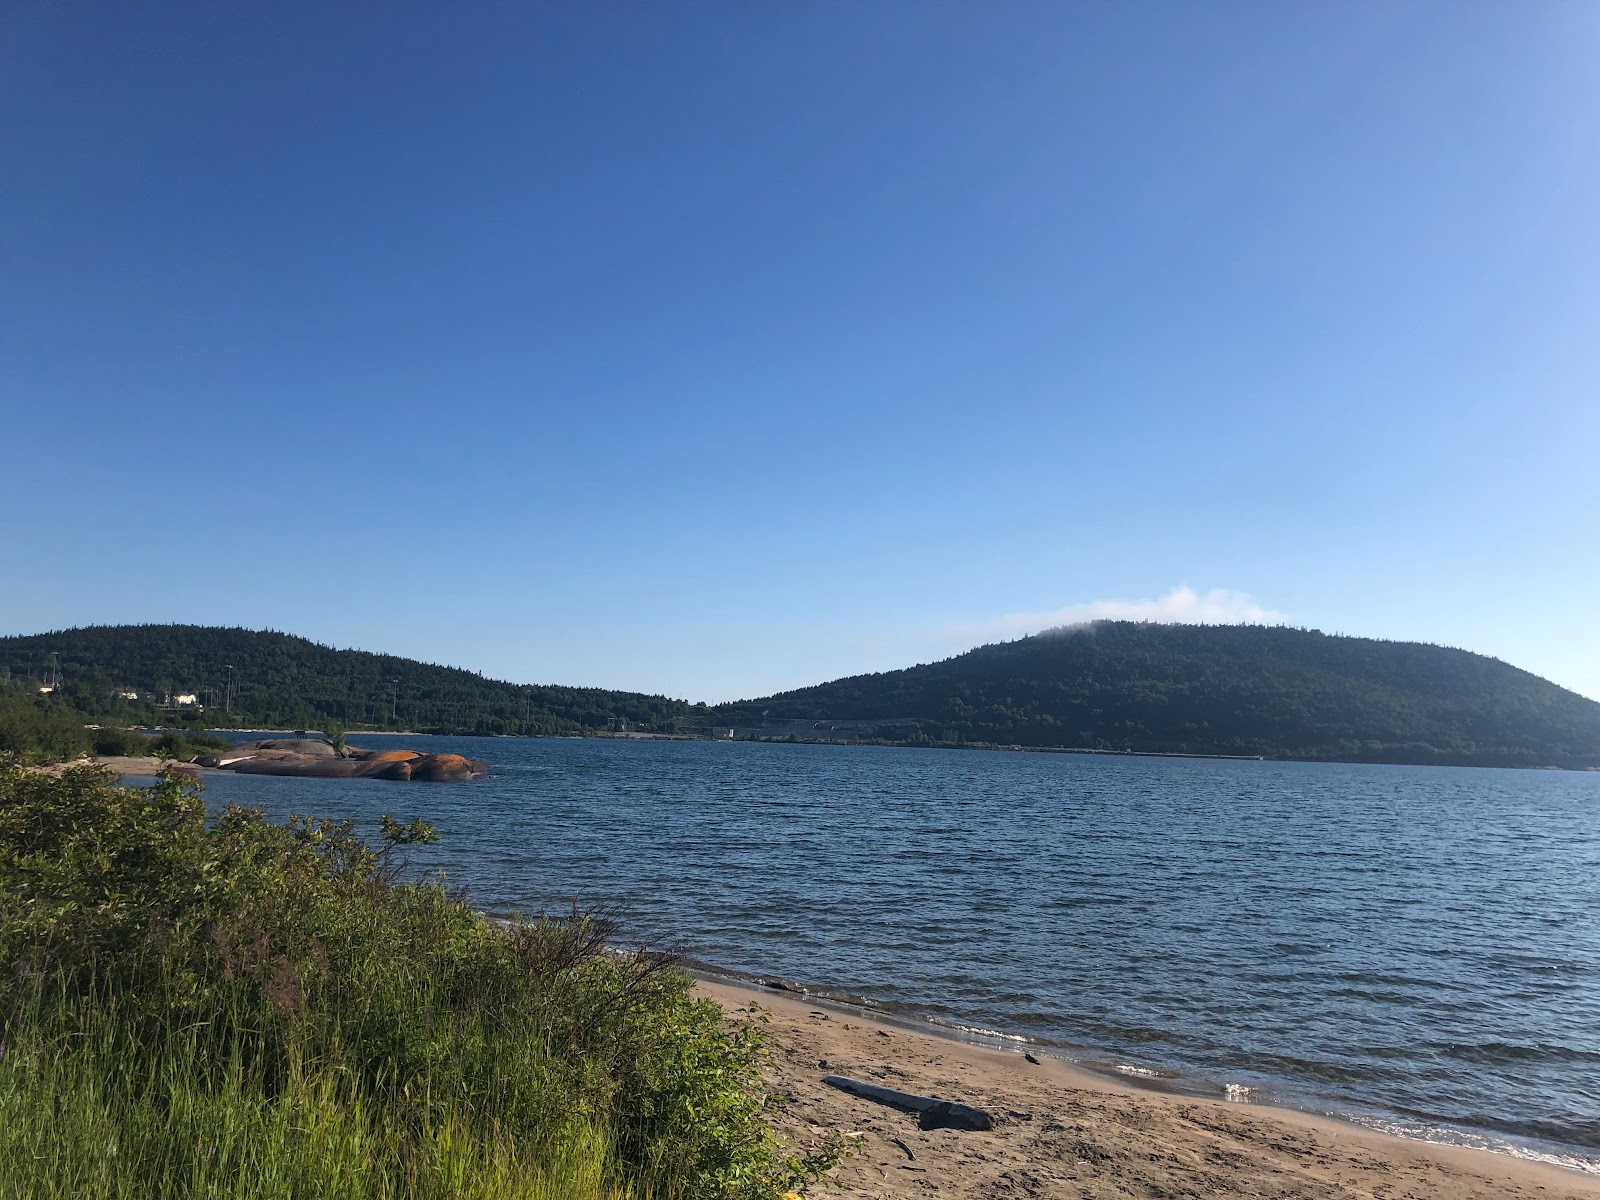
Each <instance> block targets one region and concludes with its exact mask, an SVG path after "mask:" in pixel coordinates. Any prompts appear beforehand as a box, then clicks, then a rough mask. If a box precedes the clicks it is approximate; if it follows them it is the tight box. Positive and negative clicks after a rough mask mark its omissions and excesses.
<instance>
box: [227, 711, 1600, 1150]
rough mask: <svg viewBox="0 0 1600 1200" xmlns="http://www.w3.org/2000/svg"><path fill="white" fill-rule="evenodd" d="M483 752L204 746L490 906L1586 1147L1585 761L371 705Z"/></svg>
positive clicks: (1524, 1144) (1588, 846)
mask: <svg viewBox="0 0 1600 1200" xmlns="http://www.w3.org/2000/svg"><path fill="white" fill-rule="evenodd" d="M356 740H358V741H359V742H361V743H362V744H364V745H372V746H384V745H394V744H401V743H403V744H406V745H414V746H417V747H418V748H422V749H428V750H451V751H455V752H459V753H464V754H468V755H470V756H472V757H475V758H481V759H486V760H487V761H489V762H490V763H491V765H492V768H493V770H492V773H491V774H490V775H489V776H488V777H486V778H483V779H479V780H475V781H473V782H471V783H466V784H420V783H419V784H399V783H384V782H378V781H372V780H321V779H279V778H271V777H266V776H234V775H216V776H208V777H207V779H206V791H207V796H208V799H209V800H210V801H211V802H212V803H214V804H220V803H223V802H226V801H234V802H237V803H246V804H254V805H259V806H262V807H265V808H266V809H267V810H268V811H269V812H271V813H273V814H274V815H279V816H281V815H283V814H285V813H286V812H288V811H289V810H290V809H293V810H296V811H300V812H310V813H315V814H317V815H321V816H335V817H353V818H355V819H356V820H357V821H358V822H361V823H362V824H363V825H368V826H370V825H373V824H375V823H376V821H377V818H378V816H379V815H380V814H381V813H383V812H386V811H392V812H394V813H395V814H396V815H398V816H402V817H406V818H409V817H412V816H421V817H423V818H425V819H426V820H428V821H430V822H432V823H433V824H434V825H435V826H436V827H437V828H438V830H439V832H440V833H441V834H442V835H443V841H442V842H441V843H440V844H439V845H437V846H434V847H429V848H428V850H427V852H426V853H425V854H422V855H418V856H416V858H415V861H416V862H417V863H418V865H420V866H425V867H428V868H442V869H443V870H445V871H446V872H447V874H448V876H449V877H450V879H451V880H452V882H454V883H456V884H462V885H465V886H467V887H468V888H469V890H470V896H471V898H472V899H473V901H474V902H475V903H476V904H478V905H479V906H480V907H483V908H486V909H489V910H491V911H496V912H511V911H520V912H524V913H529V914H534V913H537V912H539V911H541V910H557V909H562V908H565V907H566V906H567V905H568V904H569V903H570V902H571V901H572V900H574V899H576V900H579V901H582V902H589V903H605V904H612V905H616V906H619V907H620V909H621V911H622V913H623V915H624V918H625V921H626V927H627V930H628V932H629V933H630V934H631V935H632V936H634V937H635V938H637V939H639V940H641V941H645V942H648V943H650V944H652V945H656V946H670V947H673V948H677V949H679V950H681V951H683V952H684V953H686V954H689V955H691V956H693V957H694V958H696V959H700V960H705V961H709V962H712V963H717V964H720V965H722V966H725V967H727V968H730V969H732V970H735V971H743V972H751V973H765V974H775V975H781V976H784V977H787V978H790V979H794V980H799V981H802V982H804V983H806V984H808V985H815V986H818V987H822V988H827V989H833V990H837V991H840V992H847V993H851V994H855V995H860V996H863V997H867V998H870V999H871V1000H873V1001H875V1002H877V1003H878V1004H880V1005H882V1006H883V1007H884V1008H885V1009H887V1010H889V1011H892V1012H897V1013H900V1014H903V1015H909V1016H926V1017H930V1018H933V1019H936V1020H940V1021H943V1022H947V1023H953V1024H957V1025H962V1026H967V1027H971V1028H983V1029H988V1030H995V1031H1000V1032H1003V1033H1008V1034H1016V1035H1021V1036H1025V1037H1027V1038H1030V1039H1033V1040H1035V1041H1037V1042H1038V1043H1039V1044H1040V1045H1041V1046H1042V1047H1044V1048H1047V1049H1052V1050H1054V1051H1055V1052H1057V1053H1062V1054H1065V1055H1067V1056H1068V1057H1072V1058H1075V1059H1078V1060H1080V1061H1084V1062H1086V1063H1088V1064H1090V1065H1096V1066H1099V1067H1100V1068H1102V1069H1113V1070H1117V1069H1120V1070H1122V1071H1123V1072H1124V1073H1148V1074H1149V1076H1151V1077H1166V1076H1169V1075H1170V1076H1174V1077H1176V1081H1177V1084H1178V1086H1186V1087H1192V1088H1195V1089H1197V1090H1201V1091H1206V1090H1213V1091H1216V1092H1218V1093H1226V1094H1229V1095H1231V1096H1233V1097H1235V1098H1240V1097H1248V1098H1251V1099H1256V1100H1263V1101H1270V1102H1275V1103H1283V1104H1290V1105H1294V1106H1296V1107H1301V1108H1309V1109H1313V1110H1317V1111H1322V1112H1330V1113H1334V1114H1337V1115H1341V1116H1345V1117H1349V1118H1351V1119H1356V1120H1360V1121H1364V1122H1366V1123H1369V1124H1374V1125H1377V1126H1379V1127H1382V1128H1387V1129H1392V1130H1395V1131H1397V1132H1410V1133H1413V1134H1416V1135H1419V1136H1430V1137H1443V1138H1445V1139H1447V1140H1459V1141H1465V1142H1468V1143H1469V1144H1470V1143H1476V1142H1485V1143H1487V1144H1491V1145H1495V1146H1497V1147H1499V1148H1503V1149H1506V1148H1509V1149H1513V1150H1515V1151H1517V1152H1521V1153H1529V1154H1535V1155H1539V1156H1550V1157H1553V1158H1558V1159H1560V1160H1562V1161H1566V1162H1569V1163H1571V1164H1573V1165H1586V1164H1587V1165H1589V1166H1590V1167H1591V1168H1593V1167H1596V1166H1600V774H1574V773H1562V772H1540V771H1493V770H1479V769H1470V768H1459V769H1458V768H1430V767H1382V766H1345V765H1328V764H1309V763H1268V762H1224V761H1214V760H1173V759H1152V758H1114V757H1099V756H1077V755H1054V754H1015V753H1011V754H1008V753H1001V752H987V751H941V750H903V749H891V748H871V747H859V748H856V747H829V746H802V745H759V744H751V743H716V742H638V741H635V742H628V741H610V740H562V739H523V738H496V739H473V738H464V739H450V738H419V737H406V738H402V739H399V741H398V742H396V741H395V740H394V739H389V738H383V737H378V736H368V735H363V736H361V737H359V738H357V739H356Z"/></svg>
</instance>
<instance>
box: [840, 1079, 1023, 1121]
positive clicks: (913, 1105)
mask: <svg viewBox="0 0 1600 1200" xmlns="http://www.w3.org/2000/svg"><path fill="white" fill-rule="evenodd" d="M822 1082H823V1083H826V1084H828V1085H829V1086H830V1087H836V1088H838V1089H839V1090H840V1091H841V1092H849V1093H850V1094H851V1095H852V1096H860V1097H861V1098H862V1099H863V1100H876V1101H877V1102H878V1103H879V1104H887V1105H889V1106H890V1107H891V1108H899V1109H904V1110H905V1111H906V1112H914V1113H916V1114H917V1128H919V1129H968V1130H972V1131H974V1132H979V1133H981V1132H982V1131H983V1130H986V1129H993V1128H994V1118H993V1117H991V1116H990V1115H989V1114H988V1113H986V1112H984V1111H983V1109H981V1108H973V1107H972V1105H970V1104H956V1103H954V1102H953V1101H950V1100H940V1099H937V1098H936V1097H933V1096H918V1095H916V1094H915V1093H913V1092H900V1091H896V1090H895V1089H894V1088H886V1087H879V1086H878V1085H877V1084H875V1083H866V1082H865V1081H863V1080H860V1079H851V1078H850V1077H849V1076H847V1075H826V1076H824V1077H823V1080H822Z"/></svg>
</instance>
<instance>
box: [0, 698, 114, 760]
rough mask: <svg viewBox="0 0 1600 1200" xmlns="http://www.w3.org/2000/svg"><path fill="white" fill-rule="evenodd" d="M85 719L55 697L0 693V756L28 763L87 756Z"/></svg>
mask: <svg viewBox="0 0 1600 1200" xmlns="http://www.w3.org/2000/svg"><path fill="white" fill-rule="evenodd" d="M84 720H85V718H84V716H83V714H82V713H80V712H77V711H76V710H74V709H72V708H71V707H69V706H68V705H66V704H64V703H62V702H61V701H59V700H56V699H54V698H46V697H37V698H36V697H34V696H31V695H23V694H19V693H12V694H10V695H5V694H0V754H11V755H14V756H16V757H17V758H18V759H19V760H20V761H22V762H27V763H53V762H63V761H65V760H66V759H69V758H77V757H78V756H79V755H80V754H87V753H88V752H89V748H90V739H89V734H90V732H91V731H90V730H88V729H85V728H84Z"/></svg>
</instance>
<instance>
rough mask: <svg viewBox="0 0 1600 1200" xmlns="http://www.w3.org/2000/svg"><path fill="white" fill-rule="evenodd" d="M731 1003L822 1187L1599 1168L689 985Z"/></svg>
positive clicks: (1218, 1189) (1119, 1188) (1406, 1187)
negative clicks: (990, 1120)
mask: <svg viewBox="0 0 1600 1200" xmlns="http://www.w3.org/2000/svg"><path fill="white" fill-rule="evenodd" d="M700 990H701V992H702V993H703V994H705V995H708V996H710V997H712V998H713V999H715V1000H717V1001H718V1002H719V1003H720V1004H722V1006H723V1007H724V1008H725V1009H727V1010H728V1011H729V1012H730V1013H732V1014H734V1015H736V1016H740V1017H745V1018H748V1017H750V1016H752V1015H756V1014H752V1011H751V1006H752V1005H754V1006H756V1009H757V1010H759V1015H764V1016H765V1017H766V1018H767V1020H768V1024H767V1026H766V1028H767V1033H768V1038H769V1045H770V1048H771V1051H772V1064H771V1069H770V1071H769V1077H768V1081H767V1082H768V1086H769V1087H770V1088H771V1090H772V1091H773V1092H775V1093H778V1094H780V1095H782V1096H785V1097H787V1099H786V1100H785V1101H784V1102H783V1103H782V1104H781V1106H780V1107H779V1108H778V1110H777V1114H776V1119H777V1122H778V1127H779V1130H780V1132H781V1133H782V1135H783V1136H784V1138H785V1139H786V1140H788V1141H789V1142H791V1143H792V1144H793V1145H795V1146H797V1147H807V1148H809V1147H812V1146H815V1145H817V1144H819V1143H821V1142H822V1141H823V1140H824V1139H825V1138H826V1136H827V1134H828V1132H829V1131H831V1130H837V1131H839V1132H841V1133H846V1134H848V1133H852V1132H857V1133H860V1134H861V1135H862V1136H861V1137H860V1138H859V1139H855V1141H856V1144H857V1145H858V1146H859V1149H858V1150H857V1151H856V1152H855V1153H854V1154H853V1155H851V1156H850V1157H849V1158H847V1159H846V1160H845V1161H844V1163H843V1164H842V1165H841V1166H840V1167H839V1168H838V1169H837V1170H836V1171H835V1172H834V1173H833V1182H832V1183H831V1184H829V1185H825V1186H824V1187H821V1188H818V1189H815V1190H814V1193H813V1194H814V1195H815V1196H818V1197H894V1198H897V1200H898V1198H908V1200H909V1198H913V1197H915V1198H917V1200H930V1198H932V1197H973V1198H982V1197H1073V1198H1074V1200H1078V1198H1084V1197H1094V1198H1096V1200H1099V1198H1101V1197H1106V1198H1110V1197H1116V1198H1117V1200H1129V1198H1135V1200H1145V1198H1149V1200H1177V1198H1179V1197H1210V1196H1257V1197H1272V1198H1283V1200H1287V1198H1289V1197H1294V1198H1295V1200H1357V1198H1359V1200H1490V1198H1491V1197H1492V1198H1495V1200H1518V1198H1523V1197H1526V1198H1532V1197H1540V1198H1541V1200H1568V1198H1571V1200H1577V1198H1578V1197H1600V1177H1592V1176H1589V1175H1581V1174H1578V1173H1576V1172H1571V1171H1565V1170H1562V1169H1560V1168H1557V1167H1553V1166H1547V1165H1545V1164H1543V1163H1537V1162H1529V1161H1525V1160H1522V1159H1518V1158H1514V1157H1512V1156H1510V1155H1503V1154H1492V1153H1489V1152H1487V1151H1482V1150H1469V1149H1460V1148H1456V1147H1451V1146H1435V1145H1430V1144H1428V1143H1425V1142H1418V1141H1411V1140H1408V1139H1405V1138H1399V1137H1391V1136H1388V1135H1386V1134H1381V1133H1376V1132H1371V1131H1368V1130H1365V1129H1361V1128H1358V1127H1356V1126H1353V1125H1345V1124H1341V1123H1340V1122H1337V1121H1332V1120H1326V1119H1323V1118H1319V1117H1313V1116H1308V1115H1306V1114H1303V1113H1296V1112H1291V1111H1288V1110H1285V1109H1274V1108H1267V1107H1264V1106H1256V1105H1248V1104H1229V1103H1226V1102H1224V1101H1220V1100H1204V1099H1191V1098H1187V1097H1181V1096H1172V1095H1164V1094H1158V1093H1154V1092H1145V1091H1140V1090H1137V1089H1134V1088H1124V1087H1119V1086H1118V1085H1117V1084H1116V1083H1115V1082H1113V1081H1111V1080H1107V1079H1102V1078H1100V1077H1099V1076H1097V1075H1093V1074H1089V1073H1087V1072H1084V1071H1080V1070H1077V1069H1075V1068H1073V1067H1071V1066H1070V1065H1068V1064H1067V1063H1064V1062H1061V1061H1059V1060H1053V1059H1050V1058H1041V1060H1040V1062H1039V1063H1038V1065H1034V1064H1032V1063H1029V1062H1027V1061H1026V1060H1025V1059H1024V1058H1023V1056H1022V1054H1021V1053H1020V1052H1011V1051H1006V1050H995V1049H990V1048H988V1047H984V1046H975V1045H970V1044H967V1043H963V1042H958V1041H954V1040H951V1039H947V1038H941V1037H938V1036H935V1035H932V1034H927V1033H921V1032H916V1031H913V1030H907V1029H904V1028H902V1027H900V1026H897V1025H890V1024H883V1023H879V1022H876V1021H873V1020H872V1019H871V1018H869V1017H865V1016H862V1015H860V1014H859V1013H857V1012H856V1011H854V1010H845V1009H839V1008H834V1007H823V1006H821V1005H818V1004H815V1003H812V1002H810V1001H808V1000H807V999H806V998H805V997H803V996H794V995H789V994H784V993H780V992H774V991H769V990H767V989H764V988H751V987H738V986H733V985H730V984H726V983H721V982H702V983H701V984H700ZM829 1074H838V1075H847V1076H851V1077H854V1078H857V1079H863V1080H867V1081H868V1082H871V1083H877V1084H881V1085H883V1086H886V1087H892V1088H896V1089H899V1090H901V1091H907V1092H915V1093H919V1094H923V1095H933V1096H938V1097H939V1098H940V1099H944V1100H956V1101H961V1102H964V1103H968V1104H975V1105H979V1106H981V1107H983V1108H986V1109H988V1110H989V1111H990V1112H991V1113H993V1114H994V1115H995V1116H996V1117H999V1118H1003V1119H1002V1120H1001V1121H1000V1122H999V1124H998V1125H997V1126H996V1128H995V1129H993V1130H991V1131H989V1132H986V1133H970V1132H959V1131H956V1130H951V1129H939V1130H930V1131H928V1132H923V1131H921V1130H919V1129H918V1128H917V1119H916V1117H915V1116H913V1115H911V1114H909V1113H903V1112H900V1111H897V1110H895V1109H892V1108H886V1107H884V1106H882V1105H880V1104H876V1103H873V1102H872V1101H869V1100H862V1099H858V1098H856V1097H854V1096H849V1095H846V1094H845V1093H843V1092H840V1091H838V1090H836V1089H834V1088H832V1087H830V1086H828V1085H826V1084H824V1083H823V1082H822V1078H823V1076H824V1075H829Z"/></svg>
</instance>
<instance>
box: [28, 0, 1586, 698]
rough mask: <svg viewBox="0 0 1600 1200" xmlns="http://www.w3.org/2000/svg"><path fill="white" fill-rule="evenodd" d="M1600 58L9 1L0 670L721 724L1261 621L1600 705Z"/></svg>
mask: <svg viewBox="0 0 1600 1200" xmlns="http://www.w3.org/2000/svg"><path fill="white" fill-rule="evenodd" d="M1597 62H1600V5H1596V4H1592V3H1583V2H1581V0H1571V2H1565V3H1536V2H1533V3H1530V2H1524V0H1506V2H1504V3H1496V4H1474V3H1462V2H1460V0H1449V2H1438V3H1426V2H1420V0H1418V2H1411V3H1402V4H1396V3H1393V2H1392V0H1384V2H1382V3H1349V2H1345V0H1339V2H1337V3H1336V2H1333V0H1328V2H1326V3H1320V4H1314V3H1307V4H1280V3H1268V2H1266V0H1262V2H1260V3H1223V2H1216V3H1205V4H1196V3H1192V2H1190V0H1182V2H1177V3H1129V4H1123V3H1115V4H1113V3H1101V2H1094V3H1078V4H1074V3H1067V2H1064V0H1049V2H1046V3H1023V2H1007V3H1001V4H981V3H959V4H940V3H928V2H926V0H917V2H915V3H911V2H907V3H898V4H897V3H887V2H881V3H876V2H875V3H843V2H840V3H793V4H747V3H727V4H708V3H693V4H666V3H649V4H645V3H637V4H631V5H610V4H589V3H584V4H568V3H562V4H548V5H539V4H523V3H517V4H506V5H487V4H435V5H412V4H387V3H385V4H376V3H373V4H355V3H352V4H343V3H340V4H326V3H308V4H288V3H275V4H257V5H231V4H230V5H217V4H209V3H193V4H189V5H165V6H164V5H160V4H148V5H144V4H141V5H122V4H109V3H100V4H80V5H65V4H55V3H43V2H36V0H18V2H14V3H11V4H8V5H7V6H6V7H5V11H4V13H3V14H0V445H3V455H0V462H3V464H4V466H3V470H0V504H3V509H0V511H3V528H4V537H3V542H4V546H3V555H0V631H4V632H35V631H39V630H43V629H47V628H52V627H58V626H63V625H69V624H82V623H89V622H124V621H192V622H201V623H207V624H242V625H248V626H254V627H272V628H277V629H284V630H289V631H293V632H297V633H302V634H305V635H307V636H311V637H314V638H317V639H318V640H321V641H326V642H331V643H334V644H337V645H350V646H359V647H362V648H366V649H374V650H386V651H392V652H396V653H402V654H407V655H413V656H416V657H420V658H426V659H430V660H434V661H444V662H450V663H455V664H460V665H464V666H468V667H472V668H474V669H478V670H482V671H485V672H487V673H489V674H491V675H495V676H499V677H504V678H510V679H514V680H519V681H540V682H562V683H588V684H598V685H606V686H614V687H628V688H639V689H644V690H650V691H664V692H668V693H671V694H674V695H680V696H686V697H688V698H690V699H705V700H718V699H727V698H733V697H737V696H746V695H752V694H759V693H762V692H765V691H768V690H771V689H775V688H778V687H783V686H791V685H798V684H803V683H807V682H813V681H817V680H820V679H824V678H828V677H831V676H835V675H839V674H843V673H847V672H853V671H859V670H871V669H880V668H885V667H892V666H896V665H904V664H907V663H911V662H916V661H921V660H927V659H930V658H934V657H941V656H943V655H944V654H946V653H948V652H951V651H954V650H958V649H962V648H964V647H965V646H966V645H970V644H972V643H973V642H976V641H982V640H985V639H989V638H992V637H994V636H1001V635H1005V636H1010V635H1012V634H1014V633H1016V632H1020V631H1022V630H1024V629H1026V628H1030V627H1033V626H1037V625H1039V624H1042V623H1049V622H1050V621H1051V620H1055V619H1058V618H1060V617H1062V616H1063V611H1064V615H1065V616H1066V617H1071V616H1073V615H1075V614H1081V613H1084V612H1091V611H1093V612H1123V611H1129V612H1154V613H1157V614H1170V615H1178V616H1184V615H1195V614H1197V613H1198V614H1200V615H1205V614H1206V613H1212V614H1221V615H1223V616H1227V615H1245V614H1251V613H1258V614H1264V615H1266V616H1267V617H1269V618H1273V617H1275V616H1276V615H1277V614H1282V616H1283V617H1284V618H1286V619H1288V620H1290V621H1291V622H1293V623H1295V624H1304V625H1311V626H1316V627H1320V628H1323V629H1328V630H1334V631H1343V632H1348V633H1360V634H1370V635H1377V636H1385V637H1394V638H1418V639H1423V640H1429V641H1438V642H1444V643H1449V644H1455V645H1460V646H1465V647H1467V648H1469V649H1473V650H1478V651H1482V652H1485V653H1489V654H1494V655H1497V656H1499V657H1502V658H1505V659H1507V660H1509V661H1511V662H1514V663H1516V664H1518V665H1520V666H1525V667H1527V668H1529V669H1531V670H1534V671H1537V672H1538V673H1540V674H1542V675H1545V676H1547V677H1549V678H1552V679H1554V680H1556V681H1558V682H1560V683H1563V684H1566V685H1568V686H1570V687H1573V688H1576V689H1578V690H1580V691H1583V692H1585V693H1586V694H1588V695H1591V696H1597V697H1600V466H1597V463H1600V72H1597V71H1596V70H1595V64H1596V63H1597ZM1180 586H1186V587H1188V588H1190V589H1193V591H1194V592H1195V593H1196V594H1197V595H1196V597H1194V598H1193V599H1191V598H1190V597H1189V596H1188V594H1187V593H1177V594H1176V595H1174V594H1173V590H1174V589H1175V588H1178V587H1180ZM1214 589H1217V590H1220V591H1222V592H1226V593H1240V594H1242V595H1219V596H1211V595H1210V593H1211V592H1212V591H1213V590H1214ZM1136 601H1153V602H1156V603H1155V604H1154V606H1153V607H1149V608H1144V609H1139V608H1130V607H1129V604H1130V603H1131V602H1136ZM1095 604H1098V605H1099V607H1098V608H1093V609H1090V608H1087V607H1084V606H1091V605H1095Z"/></svg>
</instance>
